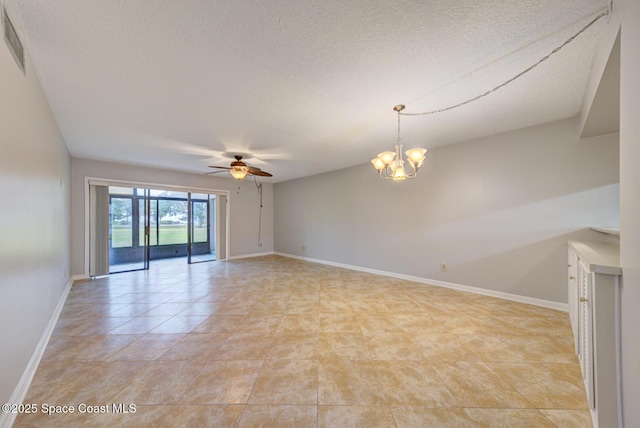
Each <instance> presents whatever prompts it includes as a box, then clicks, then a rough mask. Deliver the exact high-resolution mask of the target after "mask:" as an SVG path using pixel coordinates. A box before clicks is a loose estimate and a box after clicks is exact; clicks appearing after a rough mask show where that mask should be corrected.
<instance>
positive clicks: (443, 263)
mask: <svg viewBox="0 0 640 428" xmlns="http://www.w3.org/2000/svg"><path fill="white" fill-rule="evenodd" d="M440 271H441V272H446V271H447V264H446V263H445V262H440Z"/></svg>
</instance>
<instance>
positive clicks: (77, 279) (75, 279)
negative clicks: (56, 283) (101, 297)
mask: <svg viewBox="0 0 640 428" xmlns="http://www.w3.org/2000/svg"><path fill="white" fill-rule="evenodd" d="M89 278H91V277H90V276H89V275H86V274H82V275H73V276H72V277H71V282H74V281H82V280H83V279H89Z"/></svg>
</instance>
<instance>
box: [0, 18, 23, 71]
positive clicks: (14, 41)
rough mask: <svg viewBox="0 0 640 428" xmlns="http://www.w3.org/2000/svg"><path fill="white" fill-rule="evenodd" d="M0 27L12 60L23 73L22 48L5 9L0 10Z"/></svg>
mask: <svg viewBox="0 0 640 428" xmlns="http://www.w3.org/2000/svg"><path fill="white" fill-rule="evenodd" d="M2 26H3V28H4V41H5V42H6V43H7V46H8V47H9V50H10V51H11V55H13V59H15V60H16V62H17V63H18V67H20V70H22V73H24V70H25V69H24V48H23V47H22V43H21V42H20V39H19V38H18V33H16V29H15V28H14V27H13V24H12V23H11V20H10V19H9V15H7V9H5V8H4V7H3V8H2Z"/></svg>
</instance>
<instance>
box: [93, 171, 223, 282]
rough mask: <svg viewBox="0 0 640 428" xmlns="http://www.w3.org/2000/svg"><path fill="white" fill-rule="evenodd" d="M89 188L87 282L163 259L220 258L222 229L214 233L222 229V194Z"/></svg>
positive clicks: (131, 187)
mask: <svg viewBox="0 0 640 428" xmlns="http://www.w3.org/2000/svg"><path fill="white" fill-rule="evenodd" d="M89 184H90V186H89V187H90V192H89V199H90V223H91V224H92V225H93V226H92V227H91V230H90V241H91V245H90V253H91V255H90V269H89V274H90V275H91V276H98V275H103V274H111V273H119V272H129V271H134V270H144V269H148V268H149V264H150V263H152V262H154V261H158V260H164V259H172V258H184V259H185V260H186V263H189V264H191V263H202V262H210V261H215V260H219V259H224V258H225V256H226V227H224V230H219V229H221V227H220V225H221V224H224V223H226V208H227V207H226V195H225V194H218V193H215V192H207V191H197V192H192V191H188V190H185V191H183V190H181V189H166V188H165V189H156V188H149V187H142V186H136V185H124V184H117V185H110V184H112V183H107V185H98V184H93V183H91V182H90V183H89ZM92 199H93V200H95V201H92ZM221 200H224V207H222V206H221ZM105 210H107V212H108V214H106V215H105V212H104V211H105ZM105 222H106V223H107V224H106V225H105V224H101V223H105ZM225 226H226V224H225ZM101 235H103V236H101ZM104 235H106V236H104Z"/></svg>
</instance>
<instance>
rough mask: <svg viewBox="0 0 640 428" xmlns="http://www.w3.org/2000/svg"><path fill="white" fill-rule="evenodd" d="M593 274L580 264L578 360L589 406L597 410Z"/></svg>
mask: <svg viewBox="0 0 640 428" xmlns="http://www.w3.org/2000/svg"><path fill="white" fill-rule="evenodd" d="M592 286H593V274H592V273H591V272H589V269H588V268H587V266H586V265H585V264H584V263H583V262H582V261H579V263H578V296H579V301H578V316H579V320H578V330H579V336H580V339H579V341H580V347H579V350H580V351H579V352H578V358H579V359H580V367H581V368H582V377H583V379H584V386H585V390H586V393H587V399H588V401H589V406H590V407H591V408H592V409H594V408H595V400H594V396H595V384H594V376H593V309H592Z"/></svg>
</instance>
